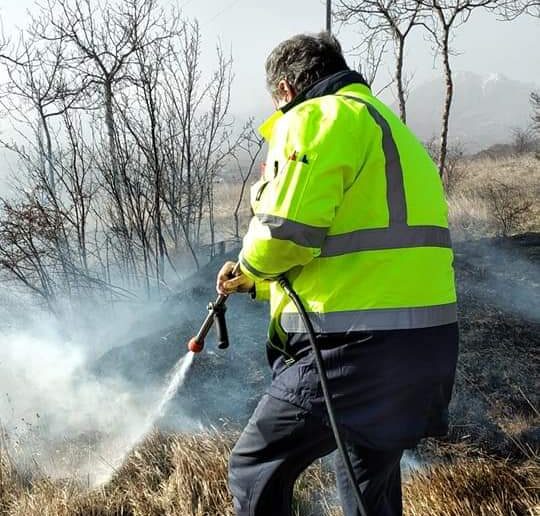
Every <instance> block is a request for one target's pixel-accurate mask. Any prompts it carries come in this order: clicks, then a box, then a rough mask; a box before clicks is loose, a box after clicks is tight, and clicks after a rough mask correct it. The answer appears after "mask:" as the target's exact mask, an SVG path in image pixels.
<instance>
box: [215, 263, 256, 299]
mask: <svg viewBox="0 0 540 516" xmlns="http://www.w3.org/2000/svg"><path fill="white" fill-rule="evenodd" d="M235 267H236V263H235V262H225V263H224V264H223V267H221V269H220V271H219V272H218V275H217V282H216V290H217V292H218V294H221V295H227V296H228V295H230V294H233V293H235V292H249V291H250V290H251V289H252V288H253V287H254V285H255V282H254V281H253V280H252V279H251V278H248V277H247V276H246V275H245V274H243V273H242V272H240V271H238V272H237V274H236V276H232V274H233V270H234V268H235Z"/></svg>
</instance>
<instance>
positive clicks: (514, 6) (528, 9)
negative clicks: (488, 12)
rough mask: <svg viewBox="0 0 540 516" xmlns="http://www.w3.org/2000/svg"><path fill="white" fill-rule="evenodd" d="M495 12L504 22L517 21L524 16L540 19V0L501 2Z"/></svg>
mask: <svg viewBox="0 0 540 516" xmlns="http://www.w3.org/2000/svg"><path fill="white" fill-rule="evenodd" d="M495 10H496V12H497V13H498V14H499V15H500V16H501V18H502V19H503V20H515V19H516V18H517V17H519V16H521V15H523V14H527V15H529V16H534V17H536V18H540V0H499V2H497V4H496V6H495Z"/></svg>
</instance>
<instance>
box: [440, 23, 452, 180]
mask: <svg viewBox="0 0 540 516" xmlns="http://www.w3.org/2000/svg"><path fill="white" fill-rule="evenodd" d="M449 36H450V34H449V32H448V31H446V33H445V35H444V40H443V62H444V78H445V83H446V97H445V100H444V109H443V117H442V129H441V143H440V149H441V150H440V154H439V175H440V176H441V177H442V176H443V174H444V169H445V167H446V155H447V149H448V126H449V121H450V108H451V107H452V98H453V95H454V82H453V80H452V69H451V68H450V48H449Z"/></svg>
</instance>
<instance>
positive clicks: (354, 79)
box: [281, 70, 367, 113]
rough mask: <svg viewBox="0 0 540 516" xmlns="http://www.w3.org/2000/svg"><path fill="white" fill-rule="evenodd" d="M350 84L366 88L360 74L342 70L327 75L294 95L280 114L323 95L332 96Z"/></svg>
mask: <svg viewBox="0 0 540 516" xmlns="http://www.w3.org/2000/svg"><path fill="white" fill-rule="evenodd" d="M352 83H360V84H364V85H366V86H367V83H366V80H365V79H364V77H363V76H362V74H360V73H358V72H355V71H354V70H343V71H341V72H337V73H334V74H332V75H327V76H326V77H323V78H322V79H320V80H319V81H317V82H315V83H313V84H312V85H311V86H309V87H308V88H306V89H305V90H304V91H301V92H300V93H299V94H298V95H296V97H294V99H293V100H292V101H291V102H289V103H288V104H286V105H285V106H283V107H282V108H281V112H282V113H287V111H290V110H291V109H293V108H295V107H296V106H298V104H301V103H302V102H304V101H306V100H309V99H315V98H317V97H322V96H324V95H333V94H334V93H337V92H338V91H339V90H340V89H341V88H344V87H345V86H348V85H349V84H352Z"/></svg>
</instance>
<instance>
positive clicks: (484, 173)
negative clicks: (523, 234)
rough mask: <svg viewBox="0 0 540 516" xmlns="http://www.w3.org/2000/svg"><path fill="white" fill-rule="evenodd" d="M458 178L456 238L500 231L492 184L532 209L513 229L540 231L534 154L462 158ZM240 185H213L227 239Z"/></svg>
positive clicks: (451, 199)
mask: <svg viewBox="0 0 540 516" xmlns="http://www.w3.org/2000/svg"><path fill="white" fill-rule="evenodd" d="M457 167H458V168H457V172H456V173H457V174H458V175H459V180H457V181H456V185H455V187H454V188H453V190H452V193H451V194H450V195H449V196H448V204H449V217H450V221H451V225H452V229H453V235H454V238H456V239H469V238H479V237H490V236H495V235H498V234H500V233H501V228H500V222H498V221H497V220H496V217H495V216H494V209H493V206H492V205H491V204H490V202H489V199H488V195H487V192H486V188H487V187H488V186H489V185H493V184H495V183H497V184H502V185H507V186H508V187H509V188H510V189H511V192H510V196H511V199H510V202H511V203H512V202H513V198H515V201H516V202H519V201H523V200H528V201H530V202H531V203H532V206H531V209H530V210H528V212H527V213H526V214H524V216H523V217H522V220H520V221H519V222H518V223H516V227H515V228H513V229H514V231H540V203H538V202H537V199H538V198H539V197H540V160H539V159H538V158H536V157H535V155H534V154H533V153H530V154H526V155H521V156H507V157H503V158H489V157H482V158H473V159H466V158H463V159H462V160H461V162H460V163H459V164H458V165H457ZM255 179H256V174H254V175H253V177H252V179H251V181H250V182H249V184H248V187H247V188H246V191H245V193H244V202H243V203H242V207H241V210H240V220H241V228H240V229H241V230H240V234H243V232H244V231H245V229H246V226H247V220H248V219H249V217H250V210H249V186H250V184H251V183H252V182H253V181H255ZM239 193H240V185H239V184H235V183H230V182H225V181H224V182H223V183H219V184H217V185H216V191H215V204H216V227H217V228H218V233H219V234H220V235H223V238H225V239H227V238H230V237H232V235H233V234H234V221H233V216H232V213H233V211H234V207H235V205H236V202H237V200H238V196H239Z"/></svg>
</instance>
